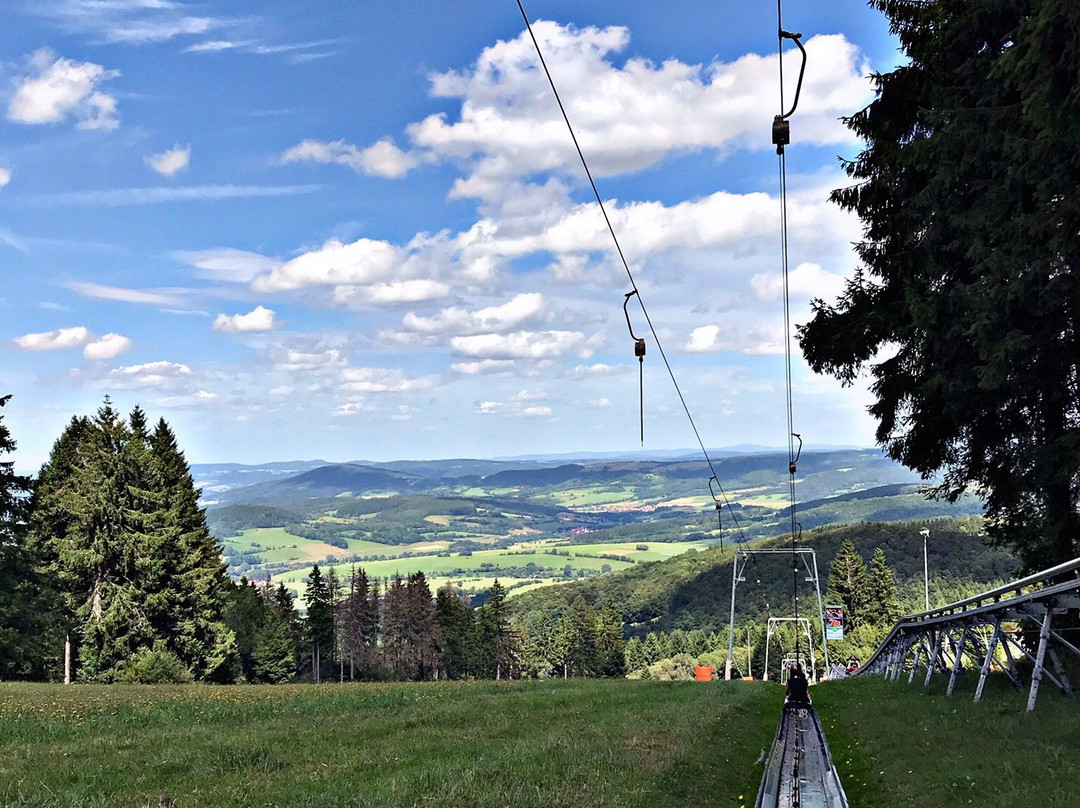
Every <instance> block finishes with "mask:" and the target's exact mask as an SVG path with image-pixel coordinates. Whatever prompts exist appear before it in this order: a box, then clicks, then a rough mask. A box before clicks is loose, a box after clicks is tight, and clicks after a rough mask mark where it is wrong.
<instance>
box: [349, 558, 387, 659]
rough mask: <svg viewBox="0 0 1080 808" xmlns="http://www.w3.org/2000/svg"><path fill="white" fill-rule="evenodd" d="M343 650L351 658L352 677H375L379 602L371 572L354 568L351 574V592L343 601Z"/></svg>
mask: <svg viewBox="0 0 1080 808" xmlns="http://www.w3.org/2000/svg"><path fill="white" fill-rule="evenodd" d="M340 611H341V614H342V626H343V628H342V636H343V640H344V642H343V650H344V653H345V655H346V656H347V657H348V660H349V678H350V679H354V678H356V676H357V673H358V672H359V676H360V678H362V679H371V678H374V677H375V675H376V673H377V667H378V666H377V665H376V664H375V658H376V655H377V652H378V633H379V603H378V596H377V594H376V595H375V596H374V597H373V592H372V587H371V583H370V581H369V579H368V576H367V573H366V572H365V571H364V569H363V568H362V567H361V568H359V569H357V568H353V571H352V574H351V575H350V576H349V593H348V594H347V595H346V596H345V601H344V602H343V603H342V604H341V609H340Z"/></svg>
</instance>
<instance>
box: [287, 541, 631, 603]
mask: <svg viewBox="0 0 1080 808" xmlns="http://www.w3.org/2000/svg"><path fill="white" fill-rule="evenodd" d="M564 549H567V550H570V552H571V553H573V552H574V551H575V550H577V549H579V548H575V547H567V548H564ZM580 551H581V552H587V551H586V550H584V549H583V548H581V549H580ZM529 563H533V564H536V565H537V566H538V567H551V568H553V569H556V570H561V569H563V568H564V567H565V566H566V565H567V564H569V565H570V566H571V567H572V568H573V570H574V572H575V574H576V571H577V570H578V569H589V570H598V571H599V570H601V569H603V567H604V565H605V564H606V565H608V566H610V567H611V568H612V569H626V568H628V567H629V566H630V565H631V562H629V561H619V560H616V559H606V558H581V557H578V556H576V555H569V556H563V555H560V556H554V555H548V554H545V553H513V554H511V552H510V551H508V550H476V551H474V552H473V554H472V555H467V556H466V555H452V556H437V555H421V556H415V557H410V558H390V559H387V560H385V561H365V562H358V563H357V564H356V565H355V566H357V567H363V569H364V571H365V572H366V573H367V574H368V575H370V576H376V577H379V578H388V577H390V576H392V575H401V576H402V577H405V576H408V575H409V574H411V573H414V572H422V573H424V575H425V576H427V577H428V578H431V579H433V580H434V579H436V578H443V577H446V576H447V573H450V572H453V571H454V570H458V569H461V570H465V571H466V572H467V573H468V572H475V573H480V574H481V577H490V578H494V577H497V576H498V575H499V570H500V569H505V568H507V567H524V566H526V565H527V564H529ZM353 566H354V565H353V564H352V563H348V564H340V565H336V566H334V571H335V574H336V575H337V576H338V578H339V579H341V580H343V581H346V580H348V578H349V576H350V575H351V574H352V568H353ZM310 572H311V570H310V569H309V568H308V569H299V570H293V571H291V572H282V573H279V574H278V575H275V576H274V581H275V582H278V581H280V582H282V583H284V584H285V586H286V587H287V588H289V589H292V590H294V591H296V592H297V593H298V594H301V595H302V594H303V591H304V586H305V581H306V580H307V576H308V574H309V573H310ZM324 572H325V570H324ZM467 577H468V576H467ZM503 578H505V579H506V580H505V581H504V583H506V582H508V581H509V580H510V579H509V576H506V575H504V576H503Z"/></svg>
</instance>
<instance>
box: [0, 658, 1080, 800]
mask: <svg viewBox="0 0 1080 808" xmlns="http://www.w3.org/2000/svg"><path fill="white" fill-rule="evenodd" d="M999 685H1000V686H999ZM811 694H812V696H813V698H814V701H815V704H816V705H817V710H818V714H819V716H820V717H821V720H822V724H823V726H824V728H825V731H826V733H827V735H828V740H829V744H830V748H831V751H832V754H833V758H834V761H835V763H836V766H837V770H838V773H839V775H840V777H841V780H842V782H843V784H844V788H845V790H846V791H847V794H848V798H849V800H850V802H851V804H852V805H857V806H860V807H861V808H906V807H907V806H911V807H912V808H914V807H915V806H918V808H946V806H948V807H949V808H952V806H956V805H980V806H1005V805H1038V806H1040V808H1074V806H1075V805H1076V800H1075V797H1076V786H1077V783H1078V782H1080V762H1078V761H1077V759H1076V756H1075V748H1076V741H1077V738H1080V710H1078V709H1077V707H1076V704H1075V702H1073V701H1069V700H1064V699H1061V698H1060V697H1058V696H1056V695H1051V694H1050V693H1047V694H1045V695H1046V696H1047V698H1045V699H1044V698H1042V697H1041V698H1040V703H1039V708H1038V711H1037V712H1036V713H1035V714H1028V713H1025V712H1024V709H1023V707H1024V704H1023V700H1024V696H1023V694H1019V695H1018V694H1016V693H1014V692H1013V691H1012V690H1011V688H1009V687H1008V684H1007V682H1006V683H994V684H993V685H992V686H990V687H989V689H988V693H987V694H986V696H985V697H984V701H983V702H982V703H980V704H972V703H971V700H970V693H968V692H959V693H957V694H955V695H954V696H952V697H946V696H944V695H943V694H942V693H939V692H936V691H934V689H933V688H931V692H930V693H926V692H924V691H923V690H922V688H920V687H918V686H915V687H910V688H909V687H906V686H905V685H903V684H894V683H889V682H885V681H883V680H881V679H880V678H876V677H875V678H862V677H860V678H857V679H854V680H849V681H843V682H833V683H827V684H824V685H819V686H817V687H814V688H813V689H812V690H811ZM782 699H783V694H782V690H781V689H780V687H779V686H778V685H775V684H766V683H761V682H751V683H746V682H711V683H698V682H648V681H626V680H596V679H571V680H569V681H563V680H540V681H528V682H520V681H518V682H428V683H412V684H345V685H337V684H333V685H319V686H313V685H278V686H254V685H237V686H219V687H214V686H197V685H187V686H173V685H168V686H130V685H129V686H124V685H104V686H100V685H99V686H91V685H75V686H69V687H64V686H62V685H26V684H16V683H3V684H0V804H2V805H4V806H9V807H10V808H30V807H31V806H33V807H34V808H91V807H93V808H97V807H98V806H123V807H124V808H136V807H137V806H171V807H172V808H195V807H196V806H207V805H213V806H217V807H220V808H249V806H250V807H251V808H254V806H280V807H281V808H289V807H290V806H316V807H319V806H326V807H327V808H329V806H335V808H336V806H354V807H355V808H359V807H360V806H379V808H419V807H420V806H423V807H424V808H443V806H445V807H446V808H460V806H470V807H472V806H476V808H503V806H507V805H513V806H520V807H521V808H550V807H551V806H554V808H583V807H584V806H618V807H619V808H675V807H679V808H682V807H683V806H685V807H686V808H692V806H698V805H710V806H721V808H745V806H747V805H752V804H753V801H754V797H755V795H756V793H757V788H758V784H759V782H760V778H761V774H762V768H761V764H760V763H758V762H757V761H758V760H759V756H761V753H762V752H763V751H764V750H766V749H768V747H769V746H770V744H771V743H772V737H773V733H774V732H775V729H776V723H777V721H778V719H779V710H780V704H781V702H782ZM1054 699H1058V700H1057V701H1054Z"/></svg>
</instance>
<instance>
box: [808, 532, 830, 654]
mask: <svg viewBox="0 0 1080 808" xmlns="http://www.w3.org/2000/svg"><path fill="white" fill-rule="evenodd" d="M810 558H811V559H813V562H814V588H815V589H816V590H817V610H818V620H819V621H820V622H821V656H822V659H823V660H824V664H825V672H826V675H827V674H828V672H829V641H828V640H827V639H825V605H824V603H823V601H822V600H821V579H820V578H819V577H818V571H817V553H811V554H810Z"/></svg>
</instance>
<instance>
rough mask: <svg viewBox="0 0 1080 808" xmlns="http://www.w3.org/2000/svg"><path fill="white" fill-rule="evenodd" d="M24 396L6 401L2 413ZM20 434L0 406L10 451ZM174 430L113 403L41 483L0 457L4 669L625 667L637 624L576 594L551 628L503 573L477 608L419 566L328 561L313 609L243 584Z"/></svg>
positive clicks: (318, 576)
mask: <svg viewBox="0 0 1080 808" xmlns="http://www.w3.org/2000/svg"><path fill="white" fill-rule="evenodd" d="M9 398H10V396H7V397H3V398H0V407H3V406H4V405H6V404H7V402H8V400H9ZM14 449H15V441H14V440H13V439H12V437H11V434H10V432H9V430H8V429H7V427H6V425H5V424H4V423H3V418H2V416H0V456H3V455H5V454H8V453H10V452H12V451H14ZM199 496H200V492H199V491H198V490H197V489H196V488H195V484H194V480H193V478H192V476H191V472H190V468H189V466H188V464H187V461H186V460H185V458H184V454H183V452H182V451H181V450H180V449H179V447H178V445H177V442H176V438H175V435H174V434H173V432H172V430H171V428H170V427H169V425H168V423H167V422H166V421H165V420H164V419H160V420H159V421H158V422H157V423H156V424H155V425H154V426H153V427H151V426H150V425H149V423H148V420H147V417H146V414H145V413H144V412H143V410H142V409H140V408H139V407H136V408H135V409H134V410H132V412H131V413H130V414H129V415H128V416H127V418H126V419H125V418H124V417H122V416H121V415H120V413H118V412H117V410H116V409H115V408H114V407H113V405H112V403H111V401H110V400H109V399H108V398H106V399H105V402H104V404H103V405H102V407H101V408H100V409H99V410H98V411H97V413H96V414H95V416H94V417H92V418H90V417H73V418H72V419H71V421H70V422H69V423H68V425H67V426H66V428H65V429H64V431H63V433H62V434H61V435H60V437H59V438H58V439H57V440H56V442H55V443H54V444H53V447H52V451H51V453H50V455H49V458H48V460H47V461H46V463H45V464H44V465H43V466H42V467H41V470H40V471H39V473H38V475H37V478H36V480H31V479H30V478H28V477H25V476H21V475H17V474H16V473H15V471H14V467H13V463H12V462H11V461H3V462H0V678H6V679H38V680H53V681H58V680H63V681H84V682H135V681H139V682H165V681H171V682H184V681H193V680H198V681H206V682H235V681H244V682H271V683H272V682H283V681H289V680H294V679H307V680H311V681H314V682H320V681H328V680H342V679H349V680H353V679H367V680H371V679H396V680H423V679H435V678H443V679H461V678H490V679H507V678H516V677H521V676H621V675H622V673H623V671H624V662H623V623H622V619H621V616H620V615H619V613H618V611H616V610H615V608H614V607H613V606H612V605H611V604H608V605H606V606H604V607H602V608H601V609H600V610H599V611H598V610H596V609H594V608H593V607H592V606H589V605H588V604H586V603H585V601H584V600H580V599H579V600H580V602H575V603H574V604H573V607H572V608H571V609H570V611H569V613H568V614H567V615H566V616H565V617H564V618H563V619H560V620H558V621H555V622H554V623H553V624H552V625H551V626H550V627H547V628H545V629H544V630H543V631H535V632H532V633H530V632H529V631H527V630H525V629H524V628H523V627H522V626H521V625H519V624H518V623H517V622H516V621H512V620H511V618H510V611H509V608H508V605H507V600H506V590H505V588H504V587H503V586H502V585H501V584H500V583H499V582H498V581H495V582H494V584H493V585H492V587H491V589H490V591H489V592H488V593H486V596H485V597H483V598H481V599H478V600H482V603H480V604H479V605H478V606H477V607H475V608H474V606H473V605H472V604H470V603H469V601H468V600H467V599H466V598H465V597H464V595H463V594H462V593H461V592H459V591H456V590H454V589H453V588H452V587H450V586H446V587H443V588H442V589H440V590H439V592H438V593H437V595H436V596H435V597H434V598H433V597H432V592H431V590H430V587H429V586H428V583H427V580H426V578H425V576H424V575H423V573H416V574H413V575H410V576H408V577H401V576H394V577H392V578H390V579H389V580H386V581H381V580H378V579H374V578H369V577H368V576H367V574H366V573H365V572H364V570H363V569H354V571H353V573H352V574H351V575H350V576H349V579H348V581H346V582H342V581H340V580H339V579H338V578H337V576H336V574H335V572H334V570H333V569H330V570H328V571H327V572H326V573H325V574H323V572H322V570H320V569H319V567H318V566H315V567H313V568H312V570H311V574H310V575H309V576H308V579H307V586H306V591H305V601H306V604H307V614H306V616H301V615H300V614H299V613H298V612H297V610H296V607H295V604H294V601H293V596H292V595H291V593H290V592H289V591H288V590H286V588H285V587H284V586H283V585H281V584H278V585H277V586H276V587H275V586H273V585H272V583H271V582H270V581H269V580H267V581H266V582H264V583H263V584H261V585H255V584H253V583H251V582H249V581H247V580H246V579H241V580H240V581H239V582H238V583H233V582H232V581H231V580H230V579H229V578H228V576H227V574H226V567H225V564H224V562H223V560H222V553H221V549H222V548H221V544H220V542H219V541H218V540H217V539H216V538H215V537H214V536H213V535H212V534H211V533H210V530H209V529H208V527H207V523H206V514H205V511H204V510H203V509H202V508H201V507H199Z"/></svg>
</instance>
